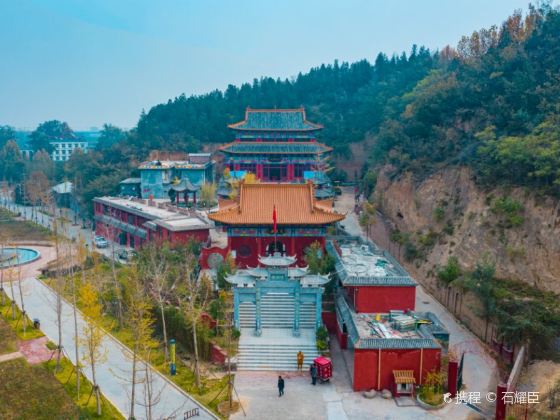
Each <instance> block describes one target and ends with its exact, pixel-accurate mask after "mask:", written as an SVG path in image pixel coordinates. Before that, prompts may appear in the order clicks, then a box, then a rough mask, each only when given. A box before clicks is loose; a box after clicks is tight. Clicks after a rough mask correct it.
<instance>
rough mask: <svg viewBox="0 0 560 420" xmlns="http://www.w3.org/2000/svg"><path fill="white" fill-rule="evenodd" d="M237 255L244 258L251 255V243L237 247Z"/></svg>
mask: <svg viewBox="0 0 560 420" xmlns="http://www.w3.org/2000/svg"><path fill="white" fill-rule="evenodd" d="M237 255H238V256H239V257H242V258H246V257H250V256H251V247H250V246H249V245H241V246H240V247H239V248H237Z"/></svg>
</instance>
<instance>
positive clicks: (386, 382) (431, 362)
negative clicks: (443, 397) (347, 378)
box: [353, 349, 441, 391]
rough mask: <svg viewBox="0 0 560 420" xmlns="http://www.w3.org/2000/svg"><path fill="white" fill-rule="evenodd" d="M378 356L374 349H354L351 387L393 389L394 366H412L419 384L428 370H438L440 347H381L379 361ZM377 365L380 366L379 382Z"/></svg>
mask: <svg viewBox="0 0 560 420" xmlns="http://www.w3.org/2000/svg"><path fill="white" fill-rule="evenodd" d="M378 356H379V350H377V349H367V350H361V349H355V350H354V384H353V385H354V386H353V387H354V391H365V390H370V389H377V390H381V389H389V390H394V385H395V382H394V377H393V370H413V371H414V378H415V379H416V384H417V385H421V384H422V383H424V381H425V379H426V375H427V373H428V372H430V371H432V370H439V368H440V359H441V350H440V349H424V350H423V351H421V350H420V349H384V350H381V363H379V361H378ZM420 357H422V362H420ZM378 365H380V366H381V374H380V375H379V380H380V383H379V384H378ZM420 366H422V375H420Z"/></svg>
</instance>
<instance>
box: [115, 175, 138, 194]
mask: <svg viewBox="0 0 560 420" xmlns="http://www.w3.org/2000/svg"><path fill="white" fill-rule="evenodd" d="M141 183H142V180H141V179H140V178H126V179H124V180H122V181H121V182H119V195H120V196H121V197H138V198H140V197H142V192H141V191H142V187H141Z"/></svg>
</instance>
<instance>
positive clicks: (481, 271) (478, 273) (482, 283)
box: [466, 260, 497, 342]
mask: <svg viewBox="0 0 560 420" xmlns="http://www.w3.org/2000/svg"><path fill="white" fill-rule="evenodd" d="M495 273H496V268H495V266H494V264H493V263H491V262H490V261H488V260H484V261H481V262H479V263H477V264H476V267H475V269H474V271H473V272H472V273H471V275H470V276H469V277H468V279H467V281H466V286H467V288H468V289H469V290H471V291H472V292H473V293H474V294H475V295H476V297H477V298H478V300H479V301H480V305H481V310H480V313H479V315H480V316H481V317H482V318H483V319H484V321H485V324H486V326H485V329H484V341H485V342H486V340H487V338H488V325H489V324H490V320H491V319H492V317H494V316H495V315H496V308H497V299H496V293H495V292H496V284H495V279H494V275H495Z"/></svg>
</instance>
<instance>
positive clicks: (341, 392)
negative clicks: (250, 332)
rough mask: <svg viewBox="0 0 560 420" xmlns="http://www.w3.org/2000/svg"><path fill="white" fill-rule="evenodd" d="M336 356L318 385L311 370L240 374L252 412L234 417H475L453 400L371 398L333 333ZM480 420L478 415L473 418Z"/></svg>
mask: <svg viewBox="0 0 560 420" xmlns="http://www.w3.org/2000/svg"><path fill="white" fill-rule="evenodd" d="M331 356H332V360H333V365H334V366H335V369H334V371H333V377H332V379H331V380H330V381H329V382H327V383H324V384H321V383H318V384H317V385H316V386H312V385H311V384H310V382H311V381H310V379H309V375H308V374H307V373H298V372H262V371H261V372H237V374H236V375H235V388H236V391H237V393H238V394H239V396H240V398H241V403H242V404H243V407H244V408H245V410H246V412H247V416H246V417H245V416H244V415H243V413H242V412H241V411H239V412H237V413H236V414H234V415H233V416H232V417H231V418H232V420H245V419H247V420H260V419H267V420H268V419H270V420H275V419H278V420H285V419H305V420H323V419H326V420H401V419H402V420H428V419H430V420H431V419H441V420H448V419H452V420H459V419H467V418H470V417H469V416H471V415H472V412H471V410H469V409H468V408H466V407H465V406H461V405H455V404H449V405H447V406H445V407H443V408H441V409H439V410H434V411H426V410H424V409H422V408H420V407H419V406H416V405H414V406H411V407H397V405H396V403H395V401H394V400H392V399H390V400H385V399H382V398H381V397H379V396H377V397H376V398H374V399H366V398H364V397H363V396H362V394H361V393H360V392H354V391H353V390H352V388H351V383H350V376H349V374H348V372H347V370H346V367H345V364H344V359H343V358H342V354H341V351H340V348H339V347H338V344H337V342H336V339H335V337H334V336H332V337H331ZM279 374H280V375H282V377H283V378H284V381H285V385H286V388H285V391H284V396H283V397H278V390H277V388H276V383H277V380H278V375H279ZM473 418H477V417H473Z"/></svg>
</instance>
